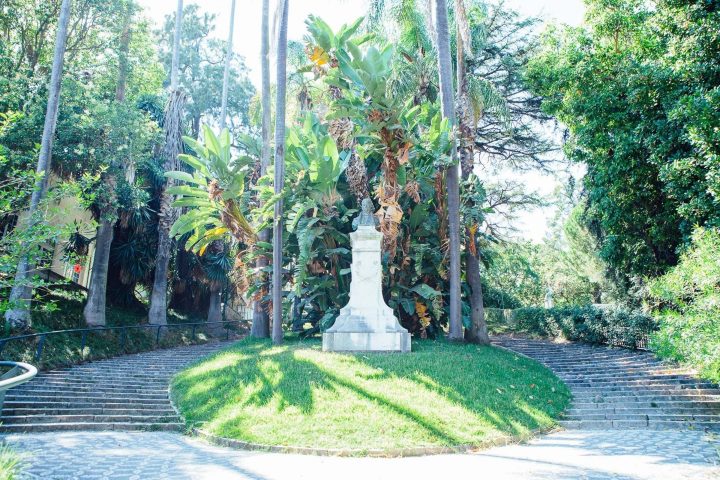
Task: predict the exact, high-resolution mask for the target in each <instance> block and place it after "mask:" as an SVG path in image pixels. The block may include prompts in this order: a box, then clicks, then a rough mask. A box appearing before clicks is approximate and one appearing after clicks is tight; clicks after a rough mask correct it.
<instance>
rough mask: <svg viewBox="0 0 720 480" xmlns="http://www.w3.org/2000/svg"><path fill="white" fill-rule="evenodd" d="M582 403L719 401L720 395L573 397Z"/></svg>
mask: <svg viewBox="0 0 720 480" xmlns="http://www.w3.org/2000/svg"><path fill="white" fill-rule="evenodd" d="M573 397H574V399H575V400H576V401H577V402H580V403H588V402H594V403H626V402H640V403H651V402H662V401H675V402H678V401H679V402H683V401H700V402H702V401H718V400H720V393H718V394H715V395H693V394H690V393H688V394H683V395H677V394H672V395H671V394H662V395H642V394H638V395H575V396H573Z"/></svg>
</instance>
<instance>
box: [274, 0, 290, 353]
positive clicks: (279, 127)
mask: <svg viewBox="0 0 720 480" xmlns="http://www.w3.org/2000/svg"><path fill="white" fill-rule="evenodd" d="M289 3H290V0H280V8H282V11H281V12H280V29H279V30H278V42H277V79H276V82H277V85H276V92H277V96H276V97H275V194H276V195H279V194H280V193H282V190H283V185H284V183H285V89H286V87H287V73H286V67H287V65H286V62H287V28H288V10H289V7H290V5H289ZM282 214H283V202H282V199H280V200H278V201H277V202H276V203H275V218H274V222H273V285H272V301H273V326H272V339H273V343H274V344H275V345H279V344H281V343H282V341H283V330H282V310H283V308H282V307H283V306H282V297H283V295H282V284H283V278H282V277H283V275H282V263H283V257H282V228H283V221H282Z"/></svg>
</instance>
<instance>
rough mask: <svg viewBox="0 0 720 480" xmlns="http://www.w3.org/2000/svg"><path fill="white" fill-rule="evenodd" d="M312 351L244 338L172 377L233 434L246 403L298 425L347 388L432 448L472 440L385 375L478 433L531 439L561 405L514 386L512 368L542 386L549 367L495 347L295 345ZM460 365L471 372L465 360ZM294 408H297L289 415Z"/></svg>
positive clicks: (239, 433)
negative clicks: (359, 349) (378, 349)
mask: <svg viewBox="0 0 720 480" xmlns="http://www.w3.org/2000/svg"><path fill="white" fill-rule="evenodd" d="M306 348H309V349H310V350H318V344H317V343H316V342H312V341H288V342H286V344H285V345H283V346H280V347H274V346H272V345H271V344H270V342H269V341H259V340H247V341H242V342H240V343H238V344H236V345H235V346H233V347H231V348H229V349H227V350H224V351H221V352H219V353H217V354H215V355H213V356H211V357H209V358H208V359H205V360H203V361H202V362H200V363H198V364H197V365H194V366H191V367H190V368H189V369H188V370H186V371H184V372H182V373H181V374H180V375H179V376H178V377H176V379H175V381H174V382H173V392H174V397H175V399H176V401H177V403H178V405H179V406H180V407H181V411H183V413H185V414H186V415H187V416H188V420H189V421H191V422H209V424H210V425H211V428H212V430H213V431H233V432H234V433H233V435H234V436H235V438H239V439H241V440H248V438H249V437H244V436H243V435H244V432H246V431H247V429H248V428H249V425H250V423H248V422H251V421H253V419H252V418H249V417H248V416H247V414H246V410H247V409H249V408H250V407H268V406H271V405H273V404H274V405H275V408H276V409H277V413H278V414H279V415H286V417H285V418H284V421H286V422H292V421H293V418H292V416H291V415H303V416H307V415H313V414H315V413H318V412H316V409H317V408H318V406H317V405H316V400H315V395H314V393H316V392H317V391H319V390H320V389H322V390H327V391H330V392H335V393H337V394H339V395H345V394H348V392H350V393H351V394H353V395H354V396H355V397H357V398H358V399H360V400H363V401H367V402H369V403H370V404H374V405H377V406H379V407H380V408H382V409H384V410H385V411H387V413H388V425H387V428H388V429H392V428H393V425H392V423H391V422H392V417H393V416H394V417H396V418H398V419H403V420H406V421H407V422H408V423H410V424H412V425H413V426H415V427H417V428H418V429H421V430H422V431H424V432H425V435H424V436H423V438H427V439H429V441H430V443H431V444H432V445H446V446H452V445H460V444H465V443H469V442H468V430H467V429H465V431H458V430H456V429H455V428H453V424H454V425H455V427H457V425H458V424H459V423H458V421H457V420H458V419H453V421H451V422H445V421H444V418H443V412H441V411H440V412H438V411H429V410H428V408H427V407H425V408H423V407H424V406H423V405H419V406H418V405H412V404H410V403H409V401H408V400H407V399H404V398H400V396H399V395H395V394H393V392H392V391H389V392H387V391H383V390H382V388H383V383H382V382H383V381H387V380H393V379H397V380H398V382H400V381H403V382H410V383H411V388H412V389H418V390H422V391H425V392H428V395H430V394H432V396H433V398H434V399H436V400H437V399H439V400H437V402H439V404H440V405H441V406H444V405H447V406H449V407H452V412H453V415H462V416H466V417H467V418H466V419H464V420H467V422H469V423H471V424H472V429H474V430H472V435H471V436H473V437H474V438H475V437H482V436H483V435H487V436H489V437H490V436H492V437H495V438H496V437H502V436H507V435H513V436H526V435H527V434H528V432H530V431H532V430H534V429H538V428H543V427H547V426H549V424H551V423H552V422H551V421H550V420H549V419H550V417H552V416H557V415H558V414H559V411H560V410H562V406H563V405H559V406H558V409H554V407H551V406H546V407H547V408H543V407H544V406H543V405H540V404H538V402H534V403H533V402H532V401H528V395H529V393H533V392H535V391H536V390H533V389H532V388H530V387H528V386H527V385H518V386H517V388H515V389H512V388H510V387H509V386H508V383H509V382H512V381H514V380H513V378H514V377H513V374H514V373H515V374H518V375H517V376H520V375H519V372H520V370H523V371H525V370H524V369H527V368H531V369H535V370H536V371H537V373H538V380H536V381H537V382H538V383H542V376H541V375H539V374H540V373H546V372H542V371H541V370H542V369H543V368H544V367H541V366H539V365H532V364H530V365H529V367H528V364H529V361H527V360H525V359H523V360H522V361H521V362H518V361H517V358H514V356H513V355H512V354H509V353H507V352H504V351H500V350H497V349H494V348H492V347H483V348H484V349H483V348H478V347H476V346H472V347H468V348H465V347H463V346H453V345H452V344H447V343H444V342H442V343H435V344H431V343H426V344H422V343H418V344H417V345H416V344H414V345H413V348H414V349H415V353H413V354H411V355H408V356H404V355H399V354H354V355H353V354H320V353H319V352H317V351H315V352H311V355H310V357H308V358H302V357H303V355H299V354H298V352H303V351H306V350H305V349H306ZM470 348H472V349H476V350H470ZM448 349H450V353H449V354H448ZM325 355H327V356H325ZM413 355H414V356H413ZM454 362H476V363H477V366H476V367H475V366H474V365H470V368H476V372H477V377H476V378H471V381H468V377H467V375H466V374H465V375H457V372H456V370H455V368H454V367H453V363H454ZM338 365H340V366H342V367H347V370H343V371H347V372H348V373H347V374H341V373H339V372H338V368H334V367H337V366H338ZM463 368H464V370H467V368H468V365H465V366H464V367H463ZM525 373H527V372H525ZM525 377H527V375H525ZM525 377H523V378H525ZM527 378H534V377H533V376H532V375H530V376H529V377H527ZM527 378H525V379H527ZM550 378H552V377H550ZM558 382H559V380H558ZM545 387H546V385H543V388H545ZM535 388H538V387H535ZM548 388H549V387H548ZM529 396H530V398H531V399H532V398H533V397H532V395H529ZM291 408H292V409H293V411H292V413H291V414H288V412H287V411H288V410H289V409H291ZM321 408H326V406H325V405H323V406H322V407H321ZM556 410H557V411H556ZM362 420H363V419H362V418H358V419H357V420H355V421H356V422H357V428H367V427H364V426H363V425H362ZM255 421H257V420H256V419H255ZM460 423H462V422H460ZM320 427H321V426H320ZM475 439H476V440H477V438H475ZM480 440H482V438H480ZM471 443H472V442H471Z"/></svg>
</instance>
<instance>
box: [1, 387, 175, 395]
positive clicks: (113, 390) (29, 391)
mask: <svg viewBox="0 0 720 480" xmlns="http://www.w3.org/2000/svg"><path fill="white" fill-rule="evenodd" d="M48 392H51V393H53V394H55V393H79V394H80V393H98V394H99V393H102V394H128V395H129V394H133V395H135V394H138V395H160V396H161V397H163V396H167V387H166V388H150V387H143V386H141V385H137V386H135V387H133V388H128V387H114V386H109V385H102V386H97V387H91V386H83V385H79V386H73V385H63V386H48V385H35V384H32V385H30V384H25V385H23V386H22V387H19V388H15V389H13V392H12V393H14V394H18V395H34V394H36V393H39V394H46V393H48Z"/></svg>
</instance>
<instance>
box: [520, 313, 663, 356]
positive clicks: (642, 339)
mask: <svg viewBox="0 0 720 480" xmlns="http://www.w3.org/2000/svg"><path fill="white" fill-rule="evenodd" d="M512 328H513V330H514V331H517V332H520V333H525V334H528V335H532V336H538V337H551V338H565V339H568V340H576V341H582V342H588V343H596V344H610V345H617V346H624V347H629V348H645V347H647V338H648V334H649V333H650V332H652V331H653V329H654V328H655V322H654V321H653V319H652V318H651V317H649V316H648V315H645V314H643V313H642V312H638V311H632V310H627V309H624V308H613V309H605V308H598V307H594V306H592V305H586V306H569V307H555V308H542V307H527V308H518V309H516V310H514V311H513V315H512Z"/></svg>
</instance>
